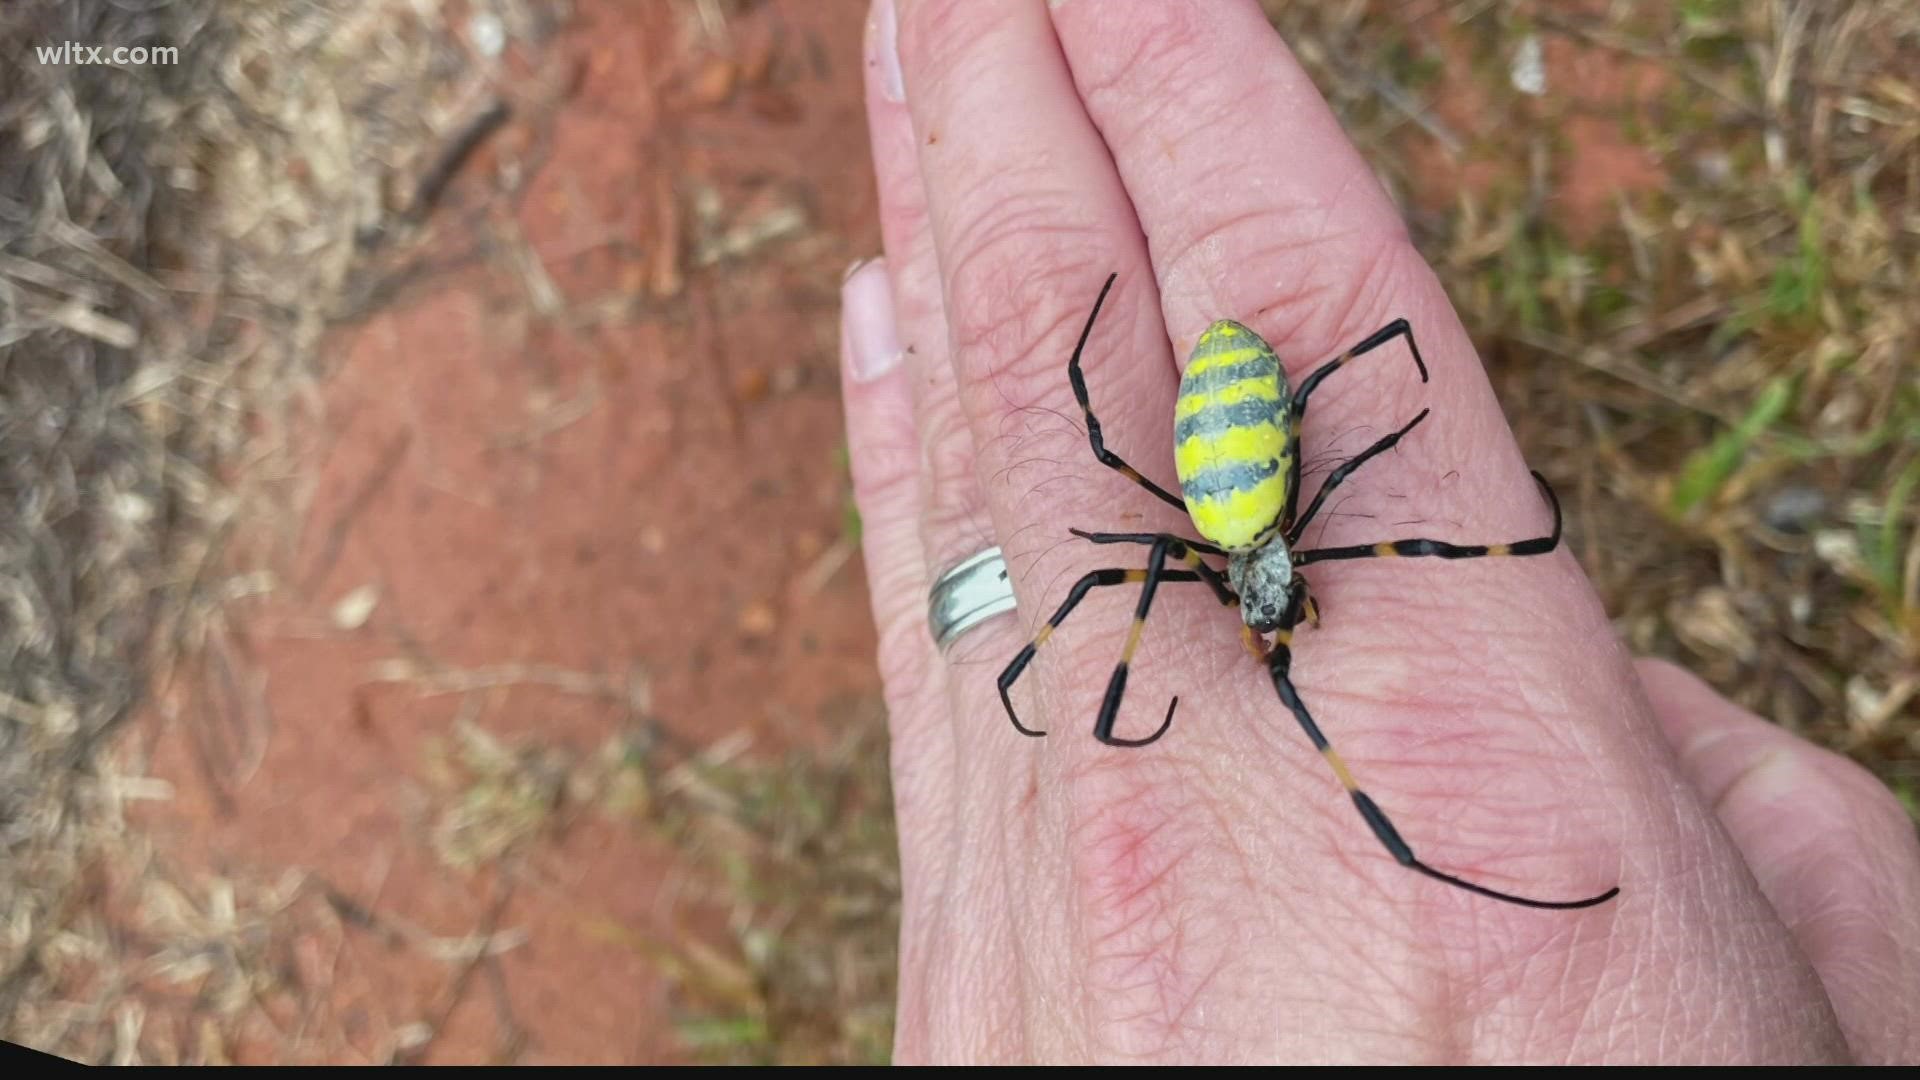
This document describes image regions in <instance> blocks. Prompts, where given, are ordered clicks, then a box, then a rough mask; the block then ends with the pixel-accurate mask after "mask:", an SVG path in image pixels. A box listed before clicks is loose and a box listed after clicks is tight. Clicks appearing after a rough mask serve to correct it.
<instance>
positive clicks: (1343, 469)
mask: <svg viewBox="0 0 1920 1080" xmlns="http://www.w3.org/2000/svg"><path fill="white" fill-rule="evenodd" d="M1430 411H1431V410H1428V409H1421V410H1420V415H1419V416H1416V417H1414V418H1413V419H1412V420H1410V421H1408V422H1407V426H1406V427H1403V428H1401V429H1400V430H1399V431H1396V432H1394V433H1392V434H1391V435H1387V436H1386V437H1384V438H1382V439H1381V440H1380V441H1379V442H1376V443H1374V444H1373V445H1372V446H1369V447H1367V448H1366V449H1365V450H1362V451H1360V452H1359V453H1358V454H1355V455H1354V456H1353V457H1351V458H1348V459H1347V461H1346V462H1345V463H1344V464H1342V465H1341V466H1340V467H1339V468H1337V469H1335V470H1333V472H1332V473H1331V474H1329V475H1328V477H1327V482H1326V483H1324V484H1321V485H1320V490H1319V491H1318V492H1317V493H1316V494H1315V495H1314V496H1313V501H1312V502H1311V503H1308V504H1307V512H1306V513H1304V514H1302V515H1300V520H1298V521H1296V522H1294V523H1293V526H1292V528H1290V529H1288V530H1287V543H1288V545H1293V544H1296V543H1298V542H1299V541H1300V534H1302V533H1304V532H1306V530H1307V525H1308V523H1309V522H1311V521H1312V520H1313V516H1314V515H1315V514H1317V513H1319V512H1320V504H1321V503H1323V502H1325V501H1326V498H1327V496H1328V495H1329V494H1331V493H1332V492H1333V489H1334V488H1337V487H1339V486H1340V485H1341V483H1342V482H1344V481H1345V480H1346V478H1347V477H1349V476H1352V475H1353V472H1354V470H1355V469H1358V468H1359V467H1360V466H1362V465H1365V464H1366V463H1367V462H1368V461H1370V460H1372V459H1373V458H1376V457H1378V456H1380V455H1381V454H1384V453H1386V452H1387V451H1389V450H1391V449H1393V447H1394V445H1395V444H1396V443H1398V442H1399V441H1400V440H1401V439H1402V438H1405V437H1406V434H1407V432H1409V431H1412V430H1413V429H1414V426H1415V425H1417V424H1419V423H1420V421H1422V420H1425V419H1426V418H1427V413H1428V412H1430Z"/></svg>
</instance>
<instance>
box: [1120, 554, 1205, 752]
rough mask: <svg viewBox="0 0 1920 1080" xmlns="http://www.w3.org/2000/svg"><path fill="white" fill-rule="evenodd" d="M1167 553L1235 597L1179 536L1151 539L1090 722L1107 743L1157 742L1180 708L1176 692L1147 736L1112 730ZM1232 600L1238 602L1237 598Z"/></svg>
mask: <svg viewBox="0 0 1920 1080" xmlns="http://www.w3.org/2000/svg"><path fill="white" fill-rule="evenodd" d="M1169 553H1176V554H1179V555H1180V556H1181V557H1182V558H1184V559H1185V560H1186V561H1187V565H1189V566H1191V567H1193V570H1191V571H1185V572H1187V573H1193V574H1196V575H1203V576H1205V578H1206V580H1207V583H1208V584H1210V585H1213V586H1214V588H1215V591H1216V592H1224V594H1225V596H1228V597H1233V596H1234V594H1233V593H1232V592H1231V591H1227V590H1226V585H1225V583H1224V582H1221V581H1220V580H1219V578H1218V576H1217V575H1216V574H1215V573H1214V571H1213V568H1212V567H1209V566H1208V565H1207V564H1205V563H1203V562H1201V561H1200V557H1199V556H1198V555H1196V554H1194V553H1193V551H1191V550H1190V549H1188V547H1187V546H1186V544H1185V542H1183V541H1182V540H1180V538H1178V537H1175V536H1163V537H1161V538H1160V539H1159V540H1156V541H1154V545H1153V550H1152V551H1151V552H1149V553H1148V554H1147V580H1146V582H1145V583H1144V584H1142V585H1141V587H1140V604H1139V606H1138V607H1136V608H1135V609H1134V612H1133V625H1132V626H1131V627H1130V628H1128V630H1127V644H1126V647H1125V648H1124V649H1122V650H1121V652H1120V662H1119V663H1118V664H1116V665H1114V669H1113V675H1112V677H1111V678H1109V679H1108V680H1107V693H1106V696H1105V697H1104V698H1102V699H1101V701H1100V715H1099V716H1097V717H1095V718H1094V721H1093V737H1094V738H1096V739H1099V740H1100V741H1101V742H1103V743H1106V744H1107V745H1108V746H1120V747H1127V748H1137V747H1142V746H1147V745H1150V744H1152V743H1154V742H1157V741H1159V739H1160V736H1162V735H1165V734H1166V733H1167V729H1168V728H1170V727H1172V726H1173V711H1174V710H1175V709H1177V708H1179V707H1180V698H1179V697H1178V696H1177V695H1176V696H1175V697H1174V698H1173V700H1171V701H1169V702H1167V716H1166V719H1164V720H1162V721H1160V727H1159V729H1158V730H1156V731H1155V732H1154V733H1153V734H1151V735H1148V736H1147V737H1146V738H1143V739H1126V738H1122V737H1120V736H1118V735H1115V734H1114V733H1113V724H1114V721H1115V720H1117V719H1118V718H1119V716H1120V699H1121V697H1123V696H1124V695H1125V694H1126V691H1127V668H1128V665H1130V664H1132V663H1133V654H1134V652H1135V650H1137V649H1139V648H1140V634H1141V631H1143V630H1145V629H1146V626H1147V613H1148V612H1149V611H1151V610H1152V609H1153V597H1154V593H1155V592H1156V591H1157V590H1158V589H1159V586H1160V581H1161V579H1163V578H1165V577H1166V576H1167V573H1168V572H1167V570H1166V569H1165V567H1166V563H1167V555H1168V554H1169ZM1174 572H1175V573H1181V572H1182V571H1174ZM1234 599H1235V601H1236V602H1237V601H1238V597H1234Z"/></svg>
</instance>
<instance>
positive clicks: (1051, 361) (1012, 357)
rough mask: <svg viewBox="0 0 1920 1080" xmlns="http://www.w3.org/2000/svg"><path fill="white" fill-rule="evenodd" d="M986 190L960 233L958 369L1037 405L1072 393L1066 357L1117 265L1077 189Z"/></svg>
mask: <svg viewBox="0 0 1920 1080" xmlns="http://www.w3.org/2000/svg"><path fill="white" fill-rule="evenodd" d="M1009 190H1012V191H1016V192H1018V193H1017V194H1001V193H989V192H983V193H982V195H981V196H980V197H978V198H977V199H976V205H975V206H974V207H971V208H970V209H971V210H972V213H971V214H969V215H967V216H965V217H964V218H963V219H962V223H961V224H960V225H959V227H958V228H957V229H956V231H955V242H954V243H953V245H952V247H953V250H954V251H955V252H956V255H955V256H954V260H953V263H952V269H951V272H950V273H949V275H948V280H947V293H948V296H947V312H948V323H949V326H950V328H951V333H952V344H953V348H954V352H955V356H956V359H957V360H958V362H959V366H960V369H961V370H963V371H973V372H979V373H986V374H988V375H990V377H991V379H992V381H993V383H994V385H995V387H997V390H998V392H1001V393H1004V394H1005V395H1006V396H1007V397H1008V398H1010V399H1011V400H1012V401H1013V402H1014V403H1015V404H1031V403H1033V402H1034V401H1036V400H1041V399H1044V398H1046V397H1049V396H1055V397H1057V396H1059V395H1060V394H1063V393H1068V394H1070V393H1071V391H1070V390H1069V388H1068V386H1067V381H1066V366H1067V356H1068V354H1069V353H1070V351H1071V350H1072V348H1073V345H1072V343H1073V341H1074V340H1075V339H1076V335H1077V334H1078V332H1079V329H1080V326H1081V325H1082V324H1083V323H1084V321H1085V320H1086V317H1087V312H1088V310H1089V309H1090V307H1091V304H1092V300H1093V296H1094V294H1095V292H1096V290H1098V289H1099V287H1100V285H1101V283H1102V282H1103V281H1104V280H1105V279H1106V275H1107V274H1108V273H1111V272H1112V271H1113V270H1114V269H1116V267H1115V266H1113V265H1111V263H1112V262H1113V259H1112V257H1111V256H1110V255H1108V254H1106V253H1107V251H1108V250H1109V248H1110V245H1109V244H1107V243H1104V242H1103V241H1102V239H1101V238H1100V237H1099V236H1098V235H1096V234H1095V233H1094V232H1093V230H1092V229H1091V228H1090V227H1089V226H1087V225H1085V224H1082V223H1080V221H1079V220H1078V219H1079V218H1081V217H1083V216H1084V210H1083V209H1082V208H1081V207H1080V206H1079V204H1078V200H1077V198H1076V196H1074V195H1073V194H1072V193H1069V192H1057V193H1053V194H1047V193H1045V192H1044V191H1042V190H1041V189H1038V188H1025V189H1023V188H1021V187H1019V186H1018V185H1015V186H1013V187H1012V188H1011V189H1009Z"/></svg>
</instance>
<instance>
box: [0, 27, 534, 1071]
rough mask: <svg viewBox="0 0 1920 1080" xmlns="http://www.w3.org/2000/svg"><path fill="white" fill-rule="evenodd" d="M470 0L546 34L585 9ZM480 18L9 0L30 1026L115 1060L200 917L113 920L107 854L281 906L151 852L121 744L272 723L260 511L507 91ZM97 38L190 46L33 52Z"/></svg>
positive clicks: (225, 763)
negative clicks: (190, 920) (341, 346)
mask: <svg viewBox="0 0 1920 1080" xmlns="http://www.w3.org/2000/svg"><path fill="white" fill-rule="evenodd" d="M472 8H473V11H474V13H475V14H476V15H481V16H494V17H497V18H499V20H500V23H499V25H500V27H501V28H502V29H503V30H504V31H505V32H506V35H507V36H508V37H510V38H519V39H525V38H528V37H535V36H538V35H539V34H540V33H542V32H544V30H545V29H546V28H547V27H548V26H549V25H550V24H551V21H552V20H553V19H554V18H556V17H558V16H562V15H564V11H561V10H559V9H556V8H550V7H549V8H543V9H542V10H541V11H540V13H539V14H538V15H537V17H536V16H530V15H528V14H527V9H526V8H525V7H523V6H522V5H520V4H518V3H516V2H512V0H498V2H494V3H485V4H476V5H472ZM473 25H474V24H473V23H472V22H469V23H468V24H466V26H465V27H451V26H446V25H442V24H441V23H440V22H439V21H438V17H437V15H434V14H432V13H430V11H429V9H425V8H422V7H421V6H419V5H414V4H410V3H405V2H401V0H391V2H381V3H372V4H361V3H349V2H344V0H321V2H314V3H305V4H301V5H297V6H282V5H232V4H219V3H215V2H213V0H184V2H180V3H172V4H167V5H132V4H123V3H115V2H110V0H18V2H11V3H8V4H7V5H6V6H5V7H4V8H3V9H0V496H4V499H5V505H6V513H5V514H4V515H3V516H0V655H4V657H5V663H6V672H5V682H4V684H0V823H3V824H0V843H3V844H4V851H3V853H0V909H3V910H4V911H5V912H6V914H7V919H6V923H5V927H6V930H5V934H4V936H3V937H0V1035H4V1037H6V1038H8V1039H12V1040H15V1041H18V1042H23V1043H26V1044H29V1045H32V1046H36V1047H40V1048H43V1049H47V1050H50V1051H53V1052H57V1053H62V1054H66V1055H68V1056H72V1057H76V1058H80V1059H82V1060H89V1061H105V1060H119V1061H126V1060H137V1059H139V1058H140V1056H141V1055H142V1054H143V1053H145V1054H147V1055H152V1054H154V1053H156V1051H154V1050H153V1045H154V1044H153V1043H152V1042H151V1040H146V1041H143V1040H142V1039H141V1037H140V1034H139V1024H138V1023H137V1017H134V1016H132V1015H131V1014H130V1013H129V1012H128V1011H127V1008H123V1007H122V1006H123V1005H127V1004H128V1003H123V1002H119V1001H117V1000H116V995H117V994H118V993H119V992H120V991H121V989H122V988H124V987H125V986H127V985H130V984H131V982H132V981H136V980H137V979H138V978H139V977H140V976H139V975H138V973H139V972H142V971H147V970H149V969H150V968H152V966H153V965H155V964H160V965H162V966H165V962H164V959H165V957H166V956H168V955H171V950H174V949H175V947H176V946H177V945H179V944H180V943H181V942H179V941H170V940H168V935H167V934H166V932H165V928H166V927H167V926H169V925H176V924H178V925H184V923H181V922H180V920H178V919H175V920H173V921H172V922H168V920H167V919H166V918H164V917H162V916H163V915H164V910H163V911H161V913H160V914H159V915H154V916H153V917H154V918H156V919H158V920H159V921H157V922H154V923H153V924H152V926H154V927H158V928H159V929H158V930H156V931H155V932H154V934H152V935H146V934H143V935H136V936H135V937H134V938H132V939H131V940H128V939H123V938H119V937H111V938H110V929H111V928H109V927H107V926H105V925H103V924H102V922H101V920H100V918H99V917H98V915H97V913H96V912H94V911H93V908H92V904H93V901H94V900H96V899H97V896H98V892H99V890H100V889H102V888H104V887H106V883H107V882H109V881H113V882H118V883H120V884H122V885H124V886H125V887H128V888H131V889H134V890H136V891H138V892H140V893H144V894H145V895H147V896H148V897H149V898H150V899H151V898H153V897H164V896H168V895H172V896H176V897H177V896H215V897H218V896H226V897H228V902H227V903H226V905H225V907H224V908H223V909H221V910H225V911H227V912H228V913H229V914H231V913H233V912H235V911H246V910H248V909H249V908H250V907H253V906H255V905H254V904H253V900H254V899H258V897H254V898H251V899H250V898H249V897H247V896H242V897H240V898H239V899H237V900H235V899H233V897H234V895H235V892H236V890H239V891H247V890H246V889H245V888H244V887H241V886H235V885H231V884H227V883H222V882H219V881H217V880H216V881H207V880H200V879H195V880H192V881H186V882H178V883H176V882H173V881H171V880H169V879H167V878H166V877H165V876H164V875H163V876H162V877H160V878H154V877H152V876H151V875H153V874H156V873H161V872H160V871H158V870H156V869H155V867H154V864H153V863H152V862H151V861H150V860H148V859H147V858H146V857H145V856H144V854H143V853H142V852H141V851H140V844H139V843H138V839H137V838H136V837H130V836H127V835H125V833H124V831H123V830H122V829H121V828H120V826H119V812H120V808H121V806H122V804H123V802H124V800H125V799H126V798H129V797H165V795H166V792H165V791H164V789H163V788H156V787H155V786H154V785H151V784H144V783H142V782H140V781H138V780H137V779H130V778H127V777H121V776H115V775H113V770H112V765H111V763H110V761H109V760H108V757H107V756H106V755H105V754H104V751H105V750H106V749H108V748H109V746H110V743H111V736H112V735H113V733H114V732H115V730H116V728H118V727H119V726H120V725H121V724H122V723H123V722H124V721H125V720H126V719H127V718H128V717H129V715H131V714H132V712H133V711H134V710H135V708H136V707H138V706H143V705H147V706H154V707H157V708H159V709H160V710H161V711H162V712H163V713H165V714H166V715H167V716H168V717H169V718H172V719H176V720H178V721H179V722H181V723H182V725H183V726H184V728H185V729H186V730H187V731H189V732H190V733H191V734H192V735H193V737H194V738H195V740H196V742H197V743H198V745H199V747H200V750H201V754H202V757H203V763H204V765H205V767H206V770H207V772H208V775H209V777H210V779H212V780H214V781H215V782H216V785H217V784H218V782H219V781H221V780H222V779H224V778H230V777H231V776H233V775H234V774H236V773H239V772H244V771H245V769H246V768H247V767H248V765H249V757H250V755H251V754H252V753H254V752H256V751H257V741H258V738H259V730H260V727H261V726H262V724H263V723H264V718H263V717H262V716H261V715H260V714H259V708H258V705H257V702H256V700H255V699H254V698H253V697H252V695H251V694H250V693H249V690H248V687H247V686H246V685H245V675H244V672H243V671H242V670H241V669H240V666H239V665H238V663H237V662H236V661H235V659H234V658H233V656H232V655H231V650H230V648H229V646H228V636H227V633H226V618H225V614H224V609H225V607H226V606H227V605H228V604H229V603H231V602H232V601H233V600H234V599H237V598H239V597H242V596H246V595H250V594H255V593H258V592H260V591H262V590H267V589H273V588H280V587H285V584H286V583H282V582H279V581H277V580H276V579H275V578H273V576H272V575H271V574H269V573H267V572H265V571H264V570H263V569H262V568H264V567H266V566H269V565H272V562H271V558H272V555H273V554H274V553H275V552H276V551H277V550H278V549H280V548H282V547H284V546H285V545H286V544H287V543H289V542H290V541H291V539H292V537H291V536H286V535H280V536H275V535H266V536H255V535H252V534H250V533H248V532H247V531H246V530H244V529H242V528H241V526H242V525H243V524H244V525H259V524H261V523H270V522H290V521H297V520H298V515H297V514H292V513H287V512H285V511H286V508H287V507H288V506H289V505H297V504H298V501H299V499H300V496H301V494H302V493H301V491H300V490H299V488H298V487H297V485H292V484H289V483H287V478H288V477H289V476H290V475H291V470H290V469H288V468H287V462H289V461H291V460H292V454H293V453H294V452H295V450H296V449H297V447H296V442H297V441H298V439H299V437H300V436H299V434H298V433H299V432H300V431H301V430H303V427H302V425H301V420H302V419H303V412H304V410H305V409H306V408H307V406H308V405H309V404H310V401H309V400H308V395H309V392H310V390H311V389H312V386H313V382H314V379H315V378H316V375H317V367H318V358H319V353H318V345H319V342H320V339H321V336H322V335H323V333H324V332H325V331H326V329H327V327H328V326H329V324H330V323H331V322H332V321H334V320H336V319H338V318H341V317H345V316H350V315H352V314H355V313H356V312H358V311H360V310H363V309H364V307H365V306H366V305H367V304H368V303H369V302H371V301H377V300H379V299H381V298H382V297H383V294H384V292H385V286H386V285H388V284H390V283H392V282H393V281H394V280H395V279H396V276H397V275H398V274H400V273H403V272H404V263H400V264H399V266H400V267H401V269H400V270H396V269H395V266H396V262H397V260H401V259H404V258H405V257H406V252H407V251H408V250H409V249H410V248H411V247H412V246H414V244H415V243H416V242H424V240H425V238H423V237H421V236H419V235H418V234H419V233H420V232H421V231H422V221H423V218H424V211H425V209H426V207H427V206H428V205H430V204H431V201H432V195H433V194H434V192H433V186H434V184H435V183H436V182H437V179H438V177H439V176H440V175H441V171H442V168H441V167H442V164H443V163H444V162H445V161H446V160H447V147H448V144H449V142H450V141H457V140H458V139H460V138H461V137H462V135H463V133H464V131H465V130H466V128H467V127H469V126H470V124H471V121H472V118H473V117H474V116H475V115H476V113H477V112H478V113H479V114H481V115H484V113H485V107H486V106H487V105H488V102H487V101H486V92H487V91H486V84H485V82H484V76H485V74H486V71H485V69H486V67H487V66H488V65H487V59H486V57H485V54H484V53H481V52H476V51H475V50H473V49H471V48H469V46H468V44H467V43H466V40H465V39H463V38H462V37H458V36H456V34H458V33H462V32H464V31H465V30H467V29H470V28H471V27H472V26H473ZM70 40H71V41H78V42H85V43H92V44H106V45H113V44H148V45H168V46H174V47H177V48H178V49H179V62H178V63H177V64H171V65H147V66H141V67H128V68H115V67H109V66H104V65H103V66H86V65H67V66H62V65H47V64H42V63H41V62H39V60H38V59H37V58H36V57H35V55H34V52H33V49H34V46H36V45H57V44H59V43H61V42H64V41H70ZM243 542H244V543H245V544H246V545H247V546H244V547H243V546H242V543H243ZM129 882H130V883H129ZM251 891H252V892H259V890H251ZM261 895H262V896H264V895H266V894H264V893H262V894H261ZM271 906H272V905H268V907H269V908H271ZM162 908H163V909H165V910H173V911H176V912H177V911H180V910H185V908H182V907H181V906H180V905H178V904H175V905H162ZM147 910H148V912H149V914H150V915H151V914H153V912H154V910H155V909H153V908H151V907H149V908H148V909H147ZM182 940H184V939H182ZM129 948H131V950H132V951H131V952H128V951H127V950H128V949H129ZM196 955H200V956H201V957H202V960H203V961H204V962H205V963H209V964H212V965H213V967H214V969H215V970H210V971H207V972H196V975H197V976H203V977H204V978H203V981H209V985H213V984H218V985H226V986H250V985H253V981H252V977H253V976H254V975H257V974H259V972H258V971H256V970H254V968H252V967H251V966H250V961H249V959H248V958H249V956H251V955H252V954H251V953H249V952H248V951H247V950H244V949H212V950H205V949H203V950H201V951H200V953H198V954H196ZM252 1000H253V997H252V995H237V996H236V995H234V994H227V993H213V994H211V996H209V997H207V998H206V1000H205V1002H204V1004H205V1005H206V1007H207V1013H206V1015H207V1016H208V1017H209V1018H210V1021H209V1022H210V1023H213V1024H214V1025H215V1028H218V1026H219V1025H220V1024H222V1023H225V1022H226V1021H228V1020H230V1019H232V1018H233V1017H234V1016H235V1015H237V1014H238V1013H240V1012H244V1011H246V1010H247V1009H248V1008H250V1007H251V1006H250V1005H249V1004H248V1003H249V1002H250V1001H252ZM202 1036H203V1037H200V1038H197V1039H191V1040H186V1041H184V1042H182V1041H169V1042H166V1043H165V1046H164V1049H163V1050H161V1051H158V1053H159V1055H160V1057H161V1058H162V1059H168V1060H172V1059H187V1060H194V1059H205V1058H208V1057H217V1056H219V1048H220V1046H221V1045H222V1040H221V1038H220V1037H219V1036H220V1032H219V1031H218V1030H211V1029H210V1030H209V1031H207V1032H203V1033H202ZM143 1046H144V1047H146V1049H145V1050H144V1051H143V1050H142V1049H141V1047H143Z"/></svg>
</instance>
